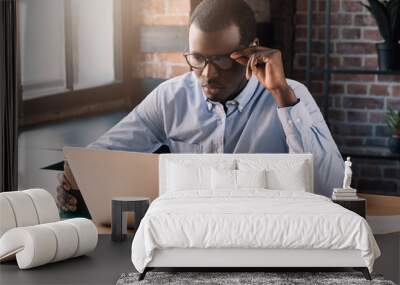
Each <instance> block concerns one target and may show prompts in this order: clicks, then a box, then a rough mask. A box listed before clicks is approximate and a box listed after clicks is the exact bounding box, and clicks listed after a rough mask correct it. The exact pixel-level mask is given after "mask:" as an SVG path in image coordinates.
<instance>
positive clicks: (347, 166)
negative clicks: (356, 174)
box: [343, 157, 353, 189]
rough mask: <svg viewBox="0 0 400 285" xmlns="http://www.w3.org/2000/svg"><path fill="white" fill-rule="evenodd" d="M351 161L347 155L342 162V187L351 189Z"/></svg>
mask: <svg viewBox="0 0 400 285" xmlns="http://www.w3.org/2000/svg"><path fill="white" fill-rule="evenodd" d="M351 164H352V163H351V161H350V157H347V160H346V161H345V162H344V167H345V168H344V179H343V189H352V188H351V186H350V184H351V176H352V175H353V171H352V170H351Z"/></svg>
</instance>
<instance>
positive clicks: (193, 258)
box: [139, 248, 371, 280]
mask: <svg viewBox="0 0 400 285" xmlns="http://www.w3.org/2000/svg"><path fill="white" fill-rule="evenodd" d="M156 268H185V269H198V268H202V269H207V270H210V271H213V269H220V268H225V269H233V270H234V271H242V272H243V271H253V270H254V269H257V270H259V271H263V270H262V269H264V270H265V269H268V270H271V269H273V268H276V269H282V268H285V271H290V269H295V268H301V269H302V270H303V269H310V271H313V269H314V270H315V269H316V268H318V269H319V270H320V269H322V268H326V269H335V268H353V269H354V270H357V271H361V272H362V273H363V275H364V277H365V278H366V279H367V280H371V275H370V274H369V270H368V268H367V267H365V262H364V260H363V259H362V257H361V252H360V251H359V250H330V249H237V248H226V249H215V248H210V249H193V248H186V249H184V248H171V249H164V250H156V251H155V252H154V256H153V259H152V261H151V262H150V263H149V264H148V266H147V267H146V268H145V270H144V271H143V273H141V274H140V275H139V280H143V279H144V277H145V276H146V273H147V272H149V271H151V270H154V269H156ZM286 269H287V270H286ZM306 271H307V270H306ZM321 271H322V270H321Z"/></svg>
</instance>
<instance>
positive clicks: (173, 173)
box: [166, 160, 235, 191]
mask: <svg viewBox="0 0 400 285" xmlns="http://www.w3.org/2000/svg"><path fill="white" fill-rule="evenodd" d="M167 167H168V171H167V174H168V177H167V179H166V180H167V181H166V184H167V185H166V188H167V191H185V190H211V169H212V168H215V169H234V168H235V161H216V162H215V163H213V164H212V163H209V162H208V163H207V161H202V162H201V163H199V161H197V163H194V162H192V161H190V160H177V161H174V162H172V161H171V162H169V163H168V166H167Z"/></svg>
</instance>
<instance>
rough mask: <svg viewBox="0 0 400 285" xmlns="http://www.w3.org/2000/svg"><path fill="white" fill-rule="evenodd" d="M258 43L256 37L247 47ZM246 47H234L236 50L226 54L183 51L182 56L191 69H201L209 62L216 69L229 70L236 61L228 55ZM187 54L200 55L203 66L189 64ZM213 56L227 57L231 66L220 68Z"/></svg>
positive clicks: (255, 45)
mask: <svg viewBox="0 0 400 285" xmlns="http://www.w3.org/2000/svg"><path fill="white" fill-rule="evenodd" d="M259 45H260V43H259V40H258V38H255V39H254V40H253V41H252V42H251V44H250V45H249V47H258V46H259ZM245 48H246V47H243V46H242V47H240V48H239V49H236V50H234V51H231V52H230V53H226V54H221V55H210V56H205V55H202V54H200V53H196V52H192V53H191V52H184V53H183V56H184V57H185V60H186V63H187V64H188V65H189V66H190V68H191V69H192V70H193V69H197V70H202V69H204V68H205V67H206V66H207V64H209V63H212V64H213V65H214V66H215V67H216V68H217V69H218V70H229V69H231V68H232V67H233V64H234V63H236V61H235V60H234V59H232V58H231V57H230V55H231V54H232V53H234V52H238V51H241V50H243V49H245ZM189 55H200V56H202V57H203V58H204V66H203V67H194V66H193V65H191V64H190V63H189V60H188V56H189ZM215 57H228V58H229V59H230V60H231V61H232V63H233V64H232V66H231V67H229V68H225V69H224V68H221V67H220V66H219V65H218V64H216V63H215V62H214V61H213V60H212V58H215Z"/></svg>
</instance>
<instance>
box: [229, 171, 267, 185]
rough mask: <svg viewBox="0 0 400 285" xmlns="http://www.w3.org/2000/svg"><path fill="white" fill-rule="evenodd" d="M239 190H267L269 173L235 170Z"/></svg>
mask: <svg viewBox="0 0 400 285" xmlns="http://www.w3.org/2000/svg"><path fill="white" fill-rule="evenodd" d="M235 171H236V183H237V187H238V188H267V171H266V170H265V169H261V170H240V169H239V170H235Z"/></svg>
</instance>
